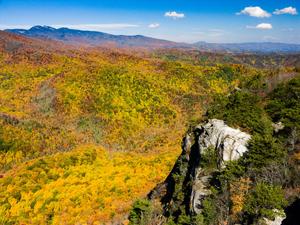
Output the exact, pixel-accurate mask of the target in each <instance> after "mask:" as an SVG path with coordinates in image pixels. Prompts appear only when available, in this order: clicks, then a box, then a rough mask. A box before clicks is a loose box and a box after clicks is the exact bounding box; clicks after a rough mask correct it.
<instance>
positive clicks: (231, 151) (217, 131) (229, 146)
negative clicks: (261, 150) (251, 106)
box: [197, 119, 251, 162]
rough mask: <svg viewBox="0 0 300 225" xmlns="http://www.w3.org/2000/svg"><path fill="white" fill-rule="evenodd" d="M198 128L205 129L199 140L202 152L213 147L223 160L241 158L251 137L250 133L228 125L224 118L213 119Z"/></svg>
mask: <svg viewBox="0 0 300 225" xmlns="http://www.w3.org/2000/svg"><path fill="white" fill-rule="evenodd" d="M197 128H199V129H200V130H202V131H203V133H202V134H201V135H200V137H199V140H198V143H199V147H200V153H203V152H205V150H206V149H207V148H209V147H213V148H215V149H216V151H217V152H218V155H219V156H220V157H221V158H220V161H221V162H226V161H232V160H237V159H239V158H240V157H241V156H242V155H243V154H244V153H245V152H246V151H247V143H248V141H249V140H250V139H251V136H250V135H249V134H247V133H245V132H242V131H240V130H239V129H234V128H231V127H229V126H227V125H226V124H225V123H224V121H222V120H217V119H212V120H209V121H208V123H206V124H204V125H200V126H198V127H197Z"/></svg>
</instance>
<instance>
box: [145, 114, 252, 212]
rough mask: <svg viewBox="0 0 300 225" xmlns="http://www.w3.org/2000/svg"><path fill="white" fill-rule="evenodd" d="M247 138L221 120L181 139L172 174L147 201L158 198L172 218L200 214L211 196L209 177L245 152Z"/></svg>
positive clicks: (215, 120)
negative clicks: (206, 199) (203, 204)
mask: <svg viewBox="0 0 300 225" xmlns="http://www.w3.org/2000/svg"><path fill="white" fill-rule="evenodd" d="M250 138H251V136H250V135H249V134H247V133H245V132H242V131H240V130H238V129H233V128H231V127H229V126H227V125H226V124H225V123H224V121H222V120H217V119H212V120H209V121H208V122H207V123H204V124H200V125H198V126H196V127H195V128H194V129H193V130H192V131H190V132H188V133H187V134H186V136H185V137H184V139H183V143H182V154H181V155H180V156H179V158H178V160H177V162H176V164H175V166H174V168H173V170H172V172H171V173H170V175H169V176H168V178H167V179H166V180H165V182H164V183H162V184H159V185H158V186H157V187H156V188H155V189H154V190H153V191H152V192H151V193H150V194H149V197H150V198H151V199H155V198H160V199H161V201H162V203H163V205H164V206H165V208H164V210H165V212H166V213H167V214H169V215H172V216H174V217H176V216H178V215H179V214H182V213H186V214H190V213H195V214H198V213H200V212H201V208H202V201H203V199H205V197H206V196H207V195H209V194H210V192H211V190H210V182H211V178H212V177H211V175H212V173H213V172H214V171H216V170H217V169H218V168H223V167H225V166H226V162H228V161H232V160H237V159H239V158H240V157H241V156H242V155H243V154H244V153H245V152H247V142H248V141H249V140H250Z"/></svg>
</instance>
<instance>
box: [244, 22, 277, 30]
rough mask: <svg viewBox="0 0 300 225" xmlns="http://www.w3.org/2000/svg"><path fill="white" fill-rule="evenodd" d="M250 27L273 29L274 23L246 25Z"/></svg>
mask: <svg viewBox="0 0 300 225" xmlns="http://www.w3.org/2000/svg"><path fill="white" fill-rule="evenodd" d="M246 27H247V28H248V29H258V30H271V29H273V26H272V24H270V23H260V24H257V25H256V26H246Z"/></svg>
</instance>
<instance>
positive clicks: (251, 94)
mask: <svg viewBox="0 0 300 225" xmlns="http://www.w3.org/2000/svg"><path fill="white" fill-rule="evenodd" d="M242 84H243V83H242ZM266 87H267V84H265V83H263V82H261V81H259V80H258V79H256V78H255V79H254V80H250V81H246V83H244V84H243V85H241V86H240V89H236V90H235V91H233V92H231V93H230V94H229V95H226V96H224V95H216V97H215V99H214V101H213V102H212V103H211V106H210V107H209V109H208V110H207V113H206V115H205V116H204V117H203V119H202V123H200V124H198V125H197V126H195V127H192V128H191V130H189V131H188V132H187V134H186V136H185V138H184V139H183V144H182V154H181V155H180V156H179V158H178V160H177V162H176V164H175V166H174V167H173V169H172V171H171V173H170V174H169V176H168V177H167V179H166V180H165V181H164V182H163V183H161V184H159V185H158V186H157V187H156V188H155V189H153V190H152V191H151V192H150V193H149V195H148V199H142V200H138V201H136V202H135V204H134V205H133V209H132V211H131V213H130V217H129V218H130V221H131V224H182V225H183V224H184V225H189V224H194V225H214V224H249V225H250V224H270V225H275V224H283V225H296V224H298V223H299V219H300V218H299V213H298V212H299V199H300V198H299V197H300V192H299V190H300V189H299V188H300V179H299V172H300V158H299V151H300V148H299V141H300V133H299V125H300V117H299V115H300V98H299V97H300V76H299V75H297V76H296V78H293V79H291V80H289V81H288V82H283V83H281V84H279V85H278V86H277V87H276V88H275V89H273V90H272V91H268V88H266ZM224 121H225V122H224Z"/></svg>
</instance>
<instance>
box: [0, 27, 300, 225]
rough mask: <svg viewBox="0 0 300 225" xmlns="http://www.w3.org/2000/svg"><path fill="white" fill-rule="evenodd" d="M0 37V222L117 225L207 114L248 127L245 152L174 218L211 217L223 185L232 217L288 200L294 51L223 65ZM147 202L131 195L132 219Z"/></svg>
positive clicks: (295, 101) (293, 183)
mask: <svg viewBox="0 0 300 225" xmlns="http://www.w3.org/2000/svg"><path fill="white" fill-rule="evenodd" d="M0 39H1V42H0V224H5V225H13V224H75V223H76V222H77V223H80V224H103V223H108V222H112V221H113V222H114V223H119V224H120V223H124V224H126V223H128V222H129V221H128V220H127V216H128V213H129V211H130V209H131V208H132V204H133V202H134V201H135V200H137V199H142V198H144V197H145V196H146V195H147V194H148V193H149V192H150V191H151V190H152V189H153V188H154V187H155V186H156V185H157V184H158V183H160V182H162V181H164V180H165V178H166V177H167V176H168V174H169V173H170V171H171V169H172V167H173V165H174V163H175V161H176V159H177V157H178V156H179V155H180V151H181V150H180V141H181V138H182V136H183V135H184V133H185V132H186V130H187V129H189V127H191V126H194V125H195V124H196V123H199V121H202V120H205V119H207V118H218V119H223V120H225V121H226V122H227V123H228V124H230V125H232V126H234V127H240V128H241V129H243V130H245V131H247V132H249V133H251V134H252V135H253V137H254V138H253V139H252V141H251V143H250V145H249V148H250V149H251V150H250V151H249V154H248V155H246V156H245V157H243V158H241V159H240V160H239V161H238V162H234V163H232V164H230V165H229V166H228V167H226V170H221V171H218V173H216V177H215V179H216V180H217V181H218V182H217V183H218V184H217V185H216V186H213V187H212V188H214V189H215V191H214V195H212V196H210V198H209V199H207V209H205V210H206V211H204V214H203V215H202V214H201V215H200V217H201V218H198V217H197V218H194V216H193V215H185V214H182V215H180V216H179V217H177V218H175V217H174V218H173V219H174V221H176V222H177V223H181V224H190V223H192V222H191V221H194V220H201V221H203V223H204V224H214V223H217V222H219V221H222V219H223V218H219V217H218V216H216V215H221V214H219V210H220V209H219V208H217V207H218V204H215V203H216V202H217V201H219V200H220V199H221V198H222V197H223V193H225V192H226V190H228V188H229V189H230V188H232V186H234V185H236V186H237V187H238V188H240V189H241V190H243V188H244V189H245V191H244V192H243V191H242V192H241V193H235V194H234V195H232V196H231V198H232V199H231V200H230V202H231V203H232V205H231V210H232V213H231V215H230V217H231V218H232V220H234V221H235V219H236V221H239V220H240V218H242V219H243V221H250V220H254V219H256V218H258V217H259V216H261V215H264V216H272V212H270V210H268V208H266V204H267V205H272V206H274V208H278V209H279V210H281V209H284V208H285V207H286V206H287V205H288V202H292V201H293V199H294V198H295V197H296V196H297V195H298V196H299V193H298V192H299V189H297V188H299V186H298V184H299V177H297V173H298V172H299V168H298V163H299V159H300V157H299V153H298V152H297V151H296V150H295V149H298V148H299V146H298V145H297V143H298V142H297V141H299V129H300V127H299V124H300V123H299V115H300V112H299V110H300V108H299V102H300V101H299V78H295V79H293V77H297V76H298V72H299V67H298V66H297V60H298V56H294V57H290V56H287V55H284V56H278V57H277V56H276V57H275V56H274V57H273V56H271V55H267V56H261V55H259V56H254V55H252V56H251V57H250V58H249V57H248V56H245V60H247V62H248V61H251V62H252V63H245V62H242V61H239V62H236V59H238V58H239V56H232V58H227V59H226V62H224V57H223V56H222V57H217V55H216V56H215V57H213V56H211V53H209V56H210V57H207V58H205V60H203V58H202V59H199V58H197V57H196V58H195V57H194V55H190V54H189V53H187V52H186V51H185V50H177V51H176V52H174V53H172V52H169V50H165V52H163V53H162V52H159V53H157V52H148V51H147V52H144V53H143V54H135V52H134V51H133V50H122V51H121V50H113V49H112V50H109V49H104V48H88V49H83V48H82V49H80V48H75V47H70V46H65V45H63V44H62V43H58V42H55V41H49V40H47V41H45V40H33V39H29V38H25V37H20V36H17V35H13V34H7V33H5V32H1V33H0ZM45 46H46V47H45ZM197 54H198V53H197ZM199 54H200V53H199ZM188 55H190V58H188ZM200 55H201V54H200ZM256 57H257V58H256ZM261 57H264V59H265V61H266V64H268V65H269V64H270V65H272V66H265V67H263V68H262V66H261V60H260V59H261ZM233 59H234V60H233ZM195 60H196V61H195ZM253 60H256V61H255V62H254V61H253ZM274 61H275V62H276V63H274ZM209 62H210V63H209ZM275 64H276V66H274V65H275ZM281 83H282V84H281ZM237 90H241V91H237ZM277 122H282V123H283V124H284V130H282V131H279V132H278V133H274V132H273V130H272V123H277ZM291 137H292V139H291ZM270 149H271V151H269V150H270ZM264 150H268V151H264ZM208 163H210V162H208ZM211 163H213V162H211ZM270 170H274V171H275V172H274V174H273V173H272V174H271V175H270V177H267V178H265V177H266V176H267V175H268V173H269V171H270ZM285 171H286V172H287V174H286V173H285ZM281 178H284V179H281ZM266 179H267V180H266ZM241 185H242V186H243V185H244V186H243V187H241ZM248 190H249V191H248ZM287 193H289V195H288V196H287ZM261 194H263V195H267V197H268V198H269V199H268V201H267V202H264V201H263V202H261ZM274 196H276V198H273V197H274ZM140 201H142V204H140ZM145 204H146V205H147V207H144V206H145ZM151 204H152V203H150V202H149V201H148V200H138V201H137V202H136V203H135V204H134V209H133V211H131V215H132V212H135V211H136V209H139V207H140V205H141V207H142V211H143V210H146V211H147V210H148V209H149V208H151ZM254 206H255V207H254ZM256 206H257V207H256ZM137 211H138V212H140V210H137ZM138 214H139V213H138ZM240 215H242V217H240ZM136 217H137V220H139V219H140V218H139V216H136ZM147 219H148V218H147ZM173 219H172V220H171V219H170V220H169V221H170V223H171V221H173ZM130 220H131V222H132V223H134V220H133V219H132V218H131V219H130ZM137 223H140V222H137ZM146 224H147V223H146Z"/></svg>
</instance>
